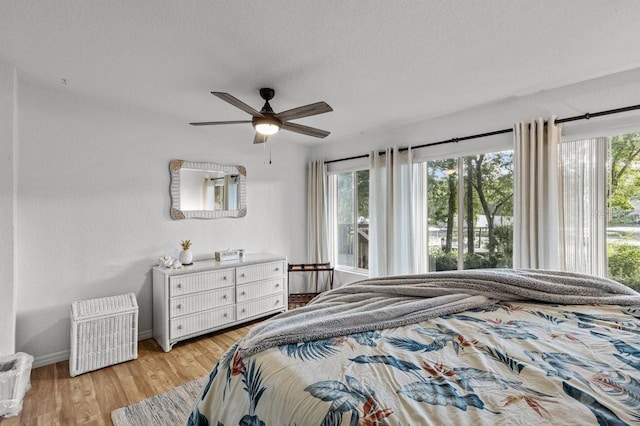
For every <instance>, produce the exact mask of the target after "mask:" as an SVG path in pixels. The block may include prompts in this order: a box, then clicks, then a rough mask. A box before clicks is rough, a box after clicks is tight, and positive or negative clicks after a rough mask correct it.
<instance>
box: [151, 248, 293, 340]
mask: <svg viewBox="0 0 640 426" xmlns="http://www.w3.org/2000/svg"><path fill="white" fill-rule="evenodd" d="M286 264H287V262H286V258H285V257H283V256H278V255H273V254H248V255H245V257H244V259H243V260H228V261H222V262H219V261H216V260H203V261H198V262H194V263H193V265H189V266H185V267H183V268H181V269H164V268H160V267H158V266H156V267H154V268H153V337H154V339H155V340H156V341H157V342H158V344H159V345H160V346H161V347H162V349H163V350H164V351H165V352H169V351H170V350H171V348H172V347H173V345H174V344H176V343H177V342H179V341H181V340H185V339H189V338H191V337H194V336H198V335H201V334H205V333H209V332H211V331H215V330H219V329H222V328H226V327H230V326H232V325H236V324H240V323H243V322H247V321H251V320H254V319H256V318H260V317H263V316H267V315H270V314H274V313H277V312H282V311H286V310H287V293H288V292H287V276H286V274H285V271H286Z"/></svg>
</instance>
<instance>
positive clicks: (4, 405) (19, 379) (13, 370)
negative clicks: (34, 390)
mask: <svg viewBox="0 0 640 426" xmlns="http://www.w3.org/2000/svg"><path fill="white" fill-rule="evenodd" d="M32 364H33V356H31V355H29V354H26V353H24V352H18V353H16V354H13V355H8V356H3V357H0V417H13V416H17V415H18V414H20V411H22V401H23V399H24V394H25V393H27V391H28V390H29V389H31V365H32Z"/></svg>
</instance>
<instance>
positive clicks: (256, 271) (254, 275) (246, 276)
mask: <svg viewBox="0 0 640 426" xmlns="http://www.w3.org/2000/svg"><path fill="white" fill-rule="evenodd" d="M281 276H284V262H282V261H278V262H269V263H262V264H260V265H250V266H240V267H238V268H236V283H237V284H244V283H250V282H252V281H260V280H266V279H269V278H277V277H281Z"/></svg>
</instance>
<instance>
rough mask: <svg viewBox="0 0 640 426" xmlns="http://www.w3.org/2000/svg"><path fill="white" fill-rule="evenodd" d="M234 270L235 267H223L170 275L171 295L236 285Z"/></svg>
mask: <svg viewBox="0 0 640 426" xmlns="http://www.w3.org/2000/svg"><path fill="white" fill-rule="evenodd" d="M234 272H235V271H234V269H221V270H217V271H211V272H201V273H196V274H184V275H176V276H173V277H169V296H170V297H175V296H180V295H182V294H189V293H196V292H199V291H206V290H214V289H216V288H222V287H227V286H231V285H234V284H235V273H234Z"/></svg>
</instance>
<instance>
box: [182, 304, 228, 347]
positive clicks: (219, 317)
mask: <svg viewBox="0 0 640 426" xmlns="http://www.w3.org/2000/svg"><path fill="white" fill-rule="evenodd" d="M235 310H236V305H229V306H225V307H224V308H219V309H212V310H210V311H205V312H200V313H198V314H194V315H187V316H183V317H179V318H175V319H171V320H170V321H169V328H170V332H169V334H170V336H169V338H170V339H177V338H179V337H182V336H187V335H189V334H194V333H199V332H201V331H204V330H207V329H210V328H214V327H219V326H222V325H225V324H228V323H230V322H234V321H235V320H236V318H235Z"/></svg>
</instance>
